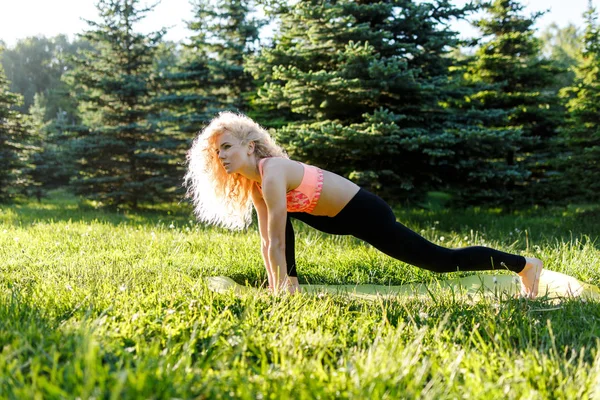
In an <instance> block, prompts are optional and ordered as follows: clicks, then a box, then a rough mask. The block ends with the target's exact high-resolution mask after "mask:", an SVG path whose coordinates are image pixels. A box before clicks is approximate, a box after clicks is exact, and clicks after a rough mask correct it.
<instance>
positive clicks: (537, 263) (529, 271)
mask: <svg viewBox="0 0 600 400" xmlns="http://www.w3.org/2000/svg"><path fill="white" fill-rule="evenodd" d="M525 260H527V264H525V268H523V271H521V272H519V273H518V275H519V276H520V277H521V288H522V291H523V294H524V296H525V297H527V298H530V299H535V297H536V296H537V295H538V287H539V284H540V275H541V273H542V269H544V263H543V262H542V261H541V260H538V259H537V258H533V257H525Z"/></svg>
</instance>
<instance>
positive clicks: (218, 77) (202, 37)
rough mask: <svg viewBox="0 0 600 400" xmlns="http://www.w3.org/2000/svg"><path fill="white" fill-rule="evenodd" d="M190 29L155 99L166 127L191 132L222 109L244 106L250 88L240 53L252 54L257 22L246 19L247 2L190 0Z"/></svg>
mask: <svg viewBox="0 0 600 400" xmlns="http://www.w3.org/2000/svg"><path fill="white" fill-rule="evenodd" d="M192 4H193V5H194V19H193V20H192V21H191V22H189V23H188V28H189V29H190V30H191V31H192V32H193V35H192V36H191V37H190V40H189V43H186V44H184V46H183V50H182V52H181V56H180V57H181V60H180V63H179V65H178V66H177V67H176V68H173V69H172V70H170V71H165V73H164V74H163V75H164V76H163V78H164V80H165V82H166V85H167V86H168V87H167V91H166V94H165V95H164V96H162V97H161V98H160V100H159V101H160V103H161V105H162V106H164V107H167V108H168V109H169V110H170V112H169V113H164V114H163V123H164V126H165V127H166V129H171V130H173V132H180V133H183V134H184V135H185V136H188V137H189V136H191V135H192V134H193V133H196V132H197V131H198V130H199V129H200V128H201V127H202V125H203V124H205V123H206V122H207V121H208V120H210V119H211V118H212V117H214V115H215V113H217V112H218V111H222V110H232V111H242V112H248V110H249V104H248V103H249V97H250V96H251V95H252V93H253V92H254V91H255V87H254V83H253V79H252V76H251V75H250V74H248V73H247V72H245V71H244V57H246V56H247V55H249V54H251V53H252V52H253V45H254V44H256V42H257V41H258V34H259V29H260V27H261V24H262V22H260V21H259V20H257V19H256V18H252V17H251V16H250V14H251V13H252V11H253V9H252V7H251V3H250V2H248V1H243V0H218V1H216V2H215V1H211V0H195V1H194V2H193V3H192Z"/></svg>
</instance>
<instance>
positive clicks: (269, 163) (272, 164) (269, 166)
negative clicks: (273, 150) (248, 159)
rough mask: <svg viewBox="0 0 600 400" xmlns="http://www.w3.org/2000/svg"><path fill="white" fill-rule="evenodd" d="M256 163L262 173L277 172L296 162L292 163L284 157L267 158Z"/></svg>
mask: <svg viewBox="0 0 600 400" xmlns="http://www.w3.org/2000/svg"><path fill="white" fill-rule="evenodd" d="M258 163H259V165H260V166H261V167H262V168H263V170H264V171H267V170H273V171H278V170H281V168H285V167H286V166H288V165H290V163H296V161H292V160H290V159H289V158H285V157H267V158H263V159H261V160H260V161H259V162H258Z"/></svg>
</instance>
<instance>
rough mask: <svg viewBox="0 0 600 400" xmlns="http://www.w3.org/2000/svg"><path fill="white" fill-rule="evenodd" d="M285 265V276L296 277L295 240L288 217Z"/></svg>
mask: <svg viewBox="0 0 600 400" xmlns="http://www.w3.org/2000/svg"><path fill="white" fill-rule="evenodd" d="M285 263H286V264H287V274H288V276H290V277H298V273H297V272H296V239H295V238H294V227H293V226H292V221H291V220H290V216H289V215H288V217H287V221H286V223H285Z"/></svg>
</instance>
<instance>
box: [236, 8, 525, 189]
mask: <svg viewBox="0 0 600 400" xmlns="http://www.w3.org/2000/svg"><path fill="white" fill-rule="evenodd" d="M267 3H268V5H269V6H270V7H271V10H274V12H276V13H279V18H280V19H281V22H282V25H281V33H280V35H279V36H278V37H276V39H275V46H274V48H272V49H265V50H264V51H263V52H262V53H261V54H260V55H259V56H258V57H256V58H255V59H254V60H253V61H252V63H250V64H249V66H248V67H249V69H250V70H251V71H252V72H253V74H254V75H255V77H256V78H258V79H262V80H264V81H265V82H266V83H265V84H264V86H263V87H262V88H261V90H260V91H259V95H260V96H261V101H262V102H263V104H267V105H270V106H271V107H273V108H278V109H280V110H282V111H284V112H285V111H289V112H291V113H292V115H293V118H294V119H295V120H296V121H294V122H292V123H290V124H288V125H287V126H285V127H284V128H282V129H280V130H279V131H278V137H279V140H280V141H281V142H282V143H283V145H284V146H285V147H286V148H287V149H288V151H289V152H290V153H292V154H293V155H294V156H295V157H296V158H299V159H302V160H304V161H307V162H310V163H314V164H317V165H322V166H325V167H327V168H329V169H332V170H334V171H336V172H338V173H340V174H343V175H345V176H347V177H349V178H350V179H352V180H354V181H355V182H357V183H358V184H360V185H361V186H365V187H367V188H369V189H371V190H374V191H378V192H387V195H388V196H390V197H396V198H398V197H406V196H419V195H422V194H423V193H424V192H426V191H427V190H431V189H436V188H447V187H449V186H453V187H460V189H459V192H460V191H466V189H465V188H464V186H465V185H473V186H480V185H481V184H482V182H483V183H486V182H487V183H490V182H494V181H497V180H507V179H508V180H510V179H514V176H515V175H516V176H518V175H519V171H516V170H515V169H514V168H512V167H507V166H506V165H505V164H503V163H499V162H497V160H495V158H497V157H494V156H493V155H492V156H490V154H491V153H492V154H493V152H494V151H497V150H499V149H500V150H502V149H503V148H507V147H510V146H512V144H513V143H512V141H513V138H512V137H511V136H510V135H509V134H498V132H490V131H489V130H488V129H487V128H486V127H485V126H482V123H481V122H480V121H479V120H478V118H476V117H477V116H475V117H474V116H473V115H471V114H468V113H464V112H457V110H456V109H455V108H453V107H455V106H454V105H452V102H451V101H450V100H451V99H453V98H457V97H461V96H464V92H465V90H466V89H465V88H462V87H460V85H458V84H456V83H455V82H452V81H451V80H450V79H449V74H448V70H449V68H450V67H451V66H452V63H453V60H452V59H451V58H450V57H448V54H447V53H448V51H449V50H450V49H451V48H452V47H455V46H456V45H457V44H458V43H459V42H458V39H457V37H456V32H452V31H450V30H449V29H448V28H447V25H446V23H447V22H448V21H449V20H450V19H451V18H458V17H462V16H464V15H465V13H467V12H468V11H471V10H472V9H473V8H464V9H458V8H456V7H454V6H452V5H451V4H450V3H449V2H446V1H437V2H422V3H415V2H413V1H408V0H406V1H402V0H398V1H359V2H356V1H343V0H341V1H325V0H321V1H316V0H315V1H306V2H298V3H296V4H295V5H293V6H286V5H285V3H282V2H275V1H269V2H267ZM490 186H493V185H492V184H491V183H490ZM469 193H470V192H469ZM458 194H459V195H461V194H460V193H458ZM497 194H498V193H497V192H495V191H493V190H491V193H490V195H497Z"/></svg>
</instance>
